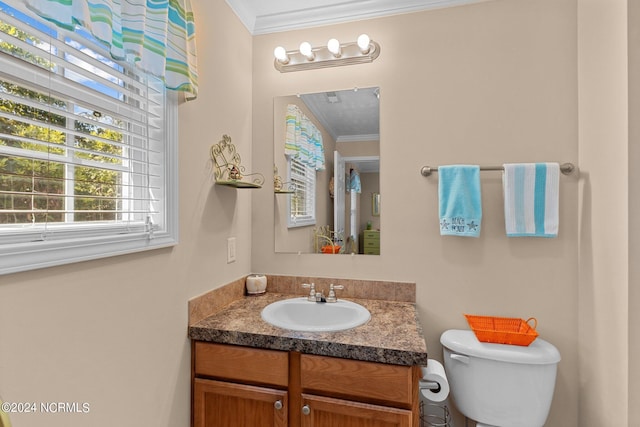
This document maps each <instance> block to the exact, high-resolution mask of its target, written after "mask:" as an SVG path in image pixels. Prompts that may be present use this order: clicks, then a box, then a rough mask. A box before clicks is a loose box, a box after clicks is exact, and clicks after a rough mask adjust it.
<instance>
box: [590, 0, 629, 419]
mask: <svg viewBox="0 0 640 427" xmlns="http://www.w3.org/2000/svg"><path fill="white" fill-rule="evenodd" d="M578 4H579V8H578V57H579V62H578V83H579V94H580V97H579V100H580V103H579V109H580V114H579V116H580V123H579V129H580V167H581V169H582V174H581V177H582V178H581V185H580V213H581V215H580V246H579V250H580V276H579V278H580V280H579V282H580V288H579V303H580V305H579V313H578V319H579V323H580V330H579V334H580V335H579V337H580V347H579V355H580V357H579V366H580V418H579V425H580V426H586V427H589V426H594V427H595V426H602V425H633V423H629V419H628V418H627V412H628V409H629V407H628V393H627V385H628V374H629V358H628V354H629V353H628V350H629V349H628V333H629V326H630V323H629V310H628V306H629V303H628V296H629V286H628V284H629V283H630V282H629V257H628V242H629V238H628V236H629V216H628V212H629V210H628V200H629V192H628V189H629V185H628V183H629V169H628V164H627V163H628V160H627V159H628V158H629V157H628V156H629V144H628V142H629V140H628V129H629V121H628V120H629V110H628V70H627V56H628V49H627V0H615V1H612V0H598V1H591V0H589V1H587V0H584V1H579V3H578ZM636 421H637V420H636Z"/></svg>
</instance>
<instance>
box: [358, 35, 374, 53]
mask: <svg viewBox="0 0 640 427" xmlns="http://www.w3.org/2000/svg"><path fill="white" fill-rule="evenodd" d="M370 42H371V39H369V36H368V35H366V34H360V35H359V36H358V47H359V48H360V51H361V52H362V53H365V54H366V53H369V43H370Z"/></svg>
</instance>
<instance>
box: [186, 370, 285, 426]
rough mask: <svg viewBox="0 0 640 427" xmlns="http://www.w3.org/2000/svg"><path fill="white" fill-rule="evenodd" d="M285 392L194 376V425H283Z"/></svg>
mask: <svg viewBox="0 0 640 427" xmlns="http://www.w3.org/2000/svg"><path fill="white" fill-rule="evenodd" d="M288 406H289V405H288V395H287V392H286V391H283V390H276V389H271V388H266V387H256V386H249V385H243V384H234V383H227V382H223V381H213V380H205V379H201V378H196V379H195V380H194V386H193V426H194V427H287V418H288V417H287V411H288V410H289V408H288Z"/></svg>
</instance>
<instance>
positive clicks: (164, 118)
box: [0, 1, 177, 274]
mask: <svg viewBox="0 0 640 427" xmlns="http://www.w3.org/2000/svg"><path fill="white" fill-rule="evenodd" d="M176 141H177V100H176V98H175V95H173V94H168V93H167V92H166V89H165V88H164V84H163V82H162V81H161V80H160V79H157V78H154V77H152V76H149V75H146V74H145V73H142V72H140V71H139V70H137V69H135V67H133V66H131V65H130V64H126V63H124V62H123V63H118V62H115V61H114V60H112V59H110V57H109V54H108V53H107V52H106V51H105V50H104V48H103V47H102V46H101V45H100V43H99V42H97V40H95V39H94V38H93V37H92V36H91V35H90V34H88V33H87V32H85V31H83V30H81V29H76V31H74V32H71V31H65V30H61V29H59V28H57V27H54V26H53V25H52V24H49V23H46V21H44V20H42V19H40V18H36V17H34V15H32V14H29V13H28V12H26V11H20V10H16V9H14V8H12V7H10V6H8V5H6V4H5V3H3V2H1V1H0V274H4V273H11V272H15V271H22V270H29V269H35V268H40V267H47V266H51V265H58V264H64V263H69V262H75V261H82V260H87V259H93V258H99V257H104V256H111V255H119V254H124V253H129V252H134V251H139V250H145V249H153V248H158V247H164V246H169V245H172V244H175V242H176V239H177V194H176V191H177V185H176V183H177V177H176V173H177V162H176V158H177V155H176V153H177V142H176Z"/></svg>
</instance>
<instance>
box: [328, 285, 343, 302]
mask: <svg viewBox="0 0 640 427" xmlns="http://www.w3.org/2000/svg"><path fill="white" fill-rule="evenodd" d="M336 289H344V286H343V285H334V284H333V283H332V284H330V285H329V296H328V297H327V302H337V301H338V297H337V296H336V291H335V290H336Z"/></svg>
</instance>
